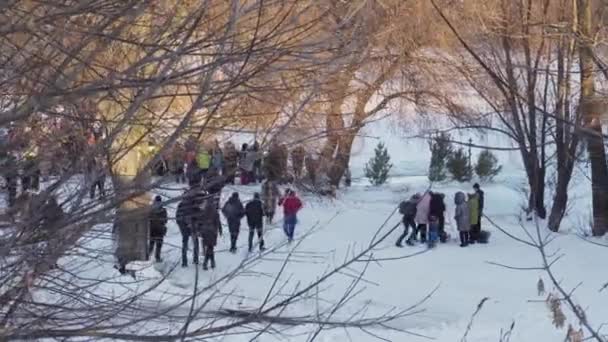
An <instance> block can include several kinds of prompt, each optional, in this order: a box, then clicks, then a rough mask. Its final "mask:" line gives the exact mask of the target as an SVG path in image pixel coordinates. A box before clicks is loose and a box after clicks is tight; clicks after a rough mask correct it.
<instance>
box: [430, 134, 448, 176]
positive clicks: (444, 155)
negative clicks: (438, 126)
mask: <svg viewBox="0 0 608 342" xmlns="http://www.w3.org/2000/svg"><path fill="white" fill-rule="evenodd" d="M429 149H430V150H431V164H430V165H429V180H430V181H431V182H441V181H444V180H446V178H448V175H447V173H446V169H445V168H446V165H445V164H446V160H448V157H449V156H450V155H451V154H452V150H453V147H452V143H451V141H450V135H449V134H447V133H444V132H441V133H438V134H436V135H434V136H433V137H431V138H430V139H429Z"/></svg>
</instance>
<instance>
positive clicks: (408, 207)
mask: <svg viewBox="0 0 608 342" xmlns="http://www.w3.org/2000/svg"><path fill="white" fill-rule="evenodd" d="M419 199H420V198H419V196H417V195H413V196H412V197H411V198H410V199H408V200H406V201H403V202H401V203H400V204H399V213H400V214H401V215H403V234H401V235H400V236H399V239H397V243H396V244H395V245H396V246H397V247H403V244H402V243H403V240H404V239H405V237H406V236H407V233H408V231H409V228H410V227H411V228H412V231H413V230H415V229H416V222H415V221H414V217H416V205H417V204H418V200H419Z"/></svg>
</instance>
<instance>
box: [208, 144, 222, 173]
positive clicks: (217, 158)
mask: <svg viewBox="0 0 608 342" xmlns="http://www.w3.org/2000/svg"><path fill="white" fill-rule="evenodd" d="M211 166H213V167H214V168H215V169H217V170H221V169H222V168H223V167H224V154H223V153H222V150H220V149H216V150H214V151H213V155H212V156H211Z"/></svg>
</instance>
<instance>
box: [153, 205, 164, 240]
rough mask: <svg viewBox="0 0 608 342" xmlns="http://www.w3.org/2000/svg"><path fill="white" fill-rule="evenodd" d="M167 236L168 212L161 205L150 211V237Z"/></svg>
mask: <svg viewBox="0 0 608 342" xmlns="http://www.w3.org/2000/svg"><path fill="white" fill-rule="evenodd" d="M166 234H167V210H166V209H165V208H163V207H162V206H160V205H154V206H152V210H151V211H150V236H151V237H164V236H165V235H166Z"/></svg>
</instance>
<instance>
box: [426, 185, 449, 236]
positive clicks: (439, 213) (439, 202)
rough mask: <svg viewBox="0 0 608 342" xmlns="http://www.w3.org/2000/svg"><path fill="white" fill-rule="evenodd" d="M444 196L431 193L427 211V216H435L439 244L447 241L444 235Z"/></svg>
mask: <svg viewBox="0 0 608 342" xmlns="http://www.w3.org/2000/svg"><path fill="white" fill-rule="evenodd" d="M444 198H445V195H444V194H441V193H437V192H434V193H431V206H430V209H429V216H435V217H437V220H438V225H439V232H438V234H439V240H440V241H441V242H446V241H447V234H446V233H445V202H444Z"/></svg>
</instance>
